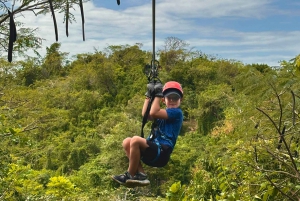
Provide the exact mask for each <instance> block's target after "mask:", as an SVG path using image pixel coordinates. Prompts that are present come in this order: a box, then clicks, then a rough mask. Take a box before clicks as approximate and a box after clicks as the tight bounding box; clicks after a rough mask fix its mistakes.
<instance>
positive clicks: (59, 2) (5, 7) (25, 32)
mask: <svg viewBox="0 0 300 201" xmlns="http://www.w3.org/2000/svg"><path fill="white" fill-rule="evenodd" d="M78 5H79V7H80V12H81V16H82V29H83V40H85V35H84V13H83V3H82V0H74V1H73V0H72V1H71V0H25V1H22V0H15V1H12V0H0V12H1V14H0V25H1V26H0V36H1V38H0V40H1V43H0V44H1V46H0V52H8V60H9V61H10V62H11V60H12V58H11V57H12V50H13V49H14V50H15V51H16V52H18V53H24V52H25V51H26V50H28V49H31V48H32V49H36V48H40V47H41V44H42V38H38V37H35V36H34V33H35V31H36V29H29V28H22V25H23V24H22V23H20V22H18V21H15V20H16V19H17V18H18V17H19V16H21V15H22V13H23V12H28V11H30V12H33V13H34V14H35V15H36V16H38V15H40V14H47V13H51V15H52V18H53V23H54V29H55V34H56V41H58V31H57V22H56V18H55V12H59V13H64V22H65V23H66V35H67V36H68V35H69V32H68V26H69V23H72V22H73V21H75V17H74V15H73V14H72V13H71V12H70V9H74V8H75V7H77V6H78ZM17 28H19V29H17Z"/></svg>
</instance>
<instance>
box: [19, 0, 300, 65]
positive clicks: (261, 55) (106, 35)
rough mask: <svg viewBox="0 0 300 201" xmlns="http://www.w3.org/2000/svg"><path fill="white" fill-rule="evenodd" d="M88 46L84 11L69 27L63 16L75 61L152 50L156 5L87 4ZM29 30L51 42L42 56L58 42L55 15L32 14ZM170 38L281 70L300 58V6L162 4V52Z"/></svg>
mask: <svg viewBox="0 0 300 201" xmlns="http://www.w3.org/2000/svg"><path fill="white" fill-rule="evenodd" d="M84 11H85V37H86V41H82V35H81V31H82V30H81V18H80V11H79V8H78V9H76V10H75V11H73V13H74V14H75V17H76V20H77V23H73V24H71V25H70V26H69V27H70V29H69V34H70V36H69V37H66V36H65V27H64V26H65V25H64V24H63V20H62V17H61V16H60V15H59V14H57V20H58V25H59V27H58V29H59V41H58V42H60V43H61V44H62V46H61V51H63V52H69V53H70V55H76V54H78V53H87V52H90V53H93V52H94V50H95V49H97V50H100V51H101V50H103V49H104V48H105V47H107V46H109V45H126V44H129V45H134V44H135V43H142V44H143V47H142V48H143V49H145V50H149V51H151V50H152V1H151V0H121V5H119V6H118V5H117V1H116V0H94V1H90V2H87V3H84ZM23 22H24V23H25V25H27V26H30V27H32V28H35V27H39V34H40V36H42V37H43V38H45V39H46V41H45V42H44V47H43V49H42V50H41V53H44V52H45V49H46V46H47V47H49V46H50V45H51V44H52V43H53V42H55V34H54V29H53V22H52V19H51V16H50V15H46V16H39V17H35V16H33V15H31V14H26V17H25V18H24V19H23ZM167 37H177V38H179V39H182V40H184V41H185V42H187V43H188V44H189V45H190V46H189V47H190V48H193V50H199V51H201V52H203V53H205V54H208V55H212V56H216V57H218V58H224V59H233V60H237V61H241V62H243V63H245V64H248V63H265V64H268V65H271V66H278V65H279V62H280V61H282V60H290V59H292V58H293V57H295V56H296V55H298V54H300V1H299V0H251V1H248V0H157V1H156V50H158V49H162V48H163V45H164V41H165V39H166V38H167Z"/></svg>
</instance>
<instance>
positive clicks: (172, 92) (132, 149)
mask: <svg viewBox="0 0 300 201" xmlns="http://www.w3.org/2000/svg"><path fill="white" fill-rule="evenodd" d="M147 88H148V91H147V93H146V100H145V102H144V105H143V110H142V115H143V116H144V114H145V112H146V110H147V106H148V103H149V100H150V94H152V92H153V91H154V92H155V98H154V100H153V102H152V106H151V110H150V112H149V116H148V119H149V120H154V123H155V125H156V127H154V128H153V127H152V128H153V129H152V131H151V133H152V135H150V136H149V137H148V138H147V139H145V138H142V137H140V136H134V137H132V138H131V137H128V138H126V139H125V140H124V141H123V144H122V146H123V148H124V151H125V153H126V155H127V157H128V159H129V167H128V170H127V171H126V172H125V173H124V174H122V175H116V176H113V177H112V178H113V180H115V181H116V182H118V183H120V184H122V185H125V186H127V187H135V186H146V185H148V184H150V182H149V180H148V179H147V175H146V174H145V172H144V169H143V167H142V163H141V160H142V161H143V162H144V163H145V164H146V165H149V166H152V167H163V166H165V165H166V164H167V163H168V161H169V159H170V155H171V153H172V151H173V149H174V146H175V144H176V140H177V137H178V134H179V132H180V129H181V126H182V121H183V114H182V111H181V109H180V108H179V106H180V103H181V101H182V98H183V90H182V87H181V85H180V84H179V83H178V82H175V81H170V82H167V83H166V84H165V85H164V86H162V84H161V83H160V82H157V83H155V84H154V83H153V82H150V83H149V84H148V85H147ZM161 100H162V101H163V102H164V103H165V104H166V109H161V108H160V101H161Z"/></svg>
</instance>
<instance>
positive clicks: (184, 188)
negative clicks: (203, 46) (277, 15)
mask: <svg viewBox="0 0 300 201" xmlns="http://www.w3.org/2000/svg"><path fill="white" fill-rule="evenodd" d="M59 48H60V44H59V43H54V44H53V45H52V46H51V47H48V48H47V54H46V56H45V57H44V58H43V59H38V58H27V59H25V60H23V61H19V62H13V63H9V62H7V61H6V58H2V59H1V62H0V138H1V140H0V200H9V201H14V200H165V199H167V200H203V201H208V200H211V201H214V200H224V201H225V200H229V201H235V200H243V201H245V200H251V201H252V200H253V201H254V200H255V201H260V200H263V201H267V200H269V201H270V200H280V201H282V200H299V199H300V192H299V189H300V175H299V170H298V168H299V164H300V159H299V154H298V153H299V146H298V143H299V128H298V125H299V109H300V108H299V106H300V104H299V98H300V92H299V89H300V86H299V83H300V82H299V81H300V79H299V68H300V65H299V57H295V59H293V60H291V61H282V62H281V66H280V68H276V69H273V68H271V67H270V66H268V65H263V64H252V65H245V64H243V63H241V62H238V61H232V60H226V59H220V58H215V57H212V56H208V55H205V54H203V53H199V52H192V51H189V49H188V45H187V44H185V43H184V42H183V41H181V40H179V39H176V38H175V40H174V38H168V39H167V40H166V46H165V48H164V49H163V50H160V51H158V53H157V54H158V55H157V56H158V58H159V61H160V64H161V66H162V69H161V71H160V74H159V77H160V78H161V80H162V81H163V82H166V81H169V80H176V81H178V82H180V83H182V86H183V89H184V101H183V103H182V109H183V111H184V116H185V121H184V125H183V128H182V132H181V134H180V136H179V139H178V142H177V145H176V147H175V150H174V152H173V154H172V158H171V161H170V162H169V164H168V165H167V166H166V167H164V168H161V169H158V168H151V167H146V171H147V173H148V176H149V179H150V181H151V185H150V186H148V187H144V188H135V189H127V188H125V187H123V186H119V185H118V184H116V183H114V182H113V181H112V180H111V178H110V177H111V175H114V174H120V173H123V172H124V171H125V170H126V169H127V165H128V160H127V158H126V156H125V154H124V153H123V150H122V147H121V143H122V140H123V139H124V138H125V137H128V136H133V135H140V129H141V119H142V117H141V106H142V103H143V100H144V94H145V90H146V84H147V79H146V77H145V76H144V75H143V72H142V69H143V67H144V66H145V64H147V63H149V62H150V61H151V53H149V52H147V51H143V50H142V48H141V44H136V45H133V46H129V45H125V46H109V47H107V48H106V49H105V50H103V51H96V52H95V53H92V54H80V55H76V57H74V58H73V59H72V60H67V55H68V53H64V52H60V51H59ZM149 128H150V125H148V124H147V127H146V128H145V130H146V131H149Z"/></svg>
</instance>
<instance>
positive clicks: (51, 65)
mask: <svg viewBox="0 0 300 201" xmlns="http://www.w3.org/2000/svg"><path fill="white" fill-rule="evenodd" d="M60 45H61V44H60V43H53V44H52V45H51V46H50V47H49V48H48V47H47V48H46V51H47V53H46V56H45V59H44V63H43V64H42V74H43V77H45V78H48V77H50V76H57V75H63V73H64V72H63V62H64V60H65V59H66V56H67V55H68V53H66V52H60V51H59V48H60Z"/></svg>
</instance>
